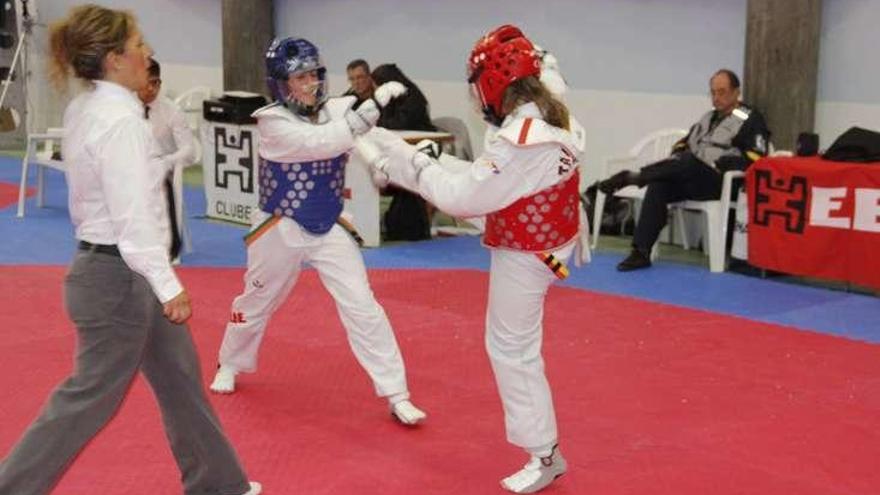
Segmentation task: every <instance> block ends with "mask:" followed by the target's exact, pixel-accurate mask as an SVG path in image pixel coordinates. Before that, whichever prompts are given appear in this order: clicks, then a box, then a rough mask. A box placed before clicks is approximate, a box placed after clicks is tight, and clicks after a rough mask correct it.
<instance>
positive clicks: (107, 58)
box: [0, 5, 261, 495]
mask: <svg viewBox="0 0 880 495" xmlns="http://www.w3.org/2000/svg"><path fill="white" fill-rule="evenodd" d="M50 44H51V59H52V64H53V70H54V76H56V82H58V83H59V87H60V86H61V84H60V83H64V82H65V81H66V79H67V78H68V77H69V74H70V72H71V71H72V72H73V75H74V76H75V77H77V78H79V79H81V80H83V81H84V82H86V84H87V85H88V90H87V91H85V92H84V93H83V94H81V95H80V96H78V97H77V98H76V99H74V100H73V102H71V104H70V105H69V107H68V108H67V110H66V111H65V114H64V129H65V136H64V142H63V149H62V154H63V156H64V160H65V164H66V166H67V183H68V187H69V203H70V216H71V220H72V221H73V224H74V227H75V230H76V238H77V239H78V241H79V244H78V248H79V249H78V251H77V254H76V256H75V258H74V260H73V263H72V264H71V266H70V269H69V271H68V273H67V276H66V278H65V281H64V290H65V303H66V308H67V311H68V313H69V315H70V318H71V320H73V322H74V324H75V325H76V329H77V350H76V368H75V370H74V372H73V374H72V375H71V376H70V377H68V378H67V379H66V380H65V381H64V382H62V383H61V384H60V385H59V386H58V387H57V388H56V389H55V391H54V392H53V393H52V395H51V396H50V397H49V399H48V401H47V403H46V404H45V405H44V409H43V411H42V412H41V414H40V416H39V417H38V418H37V419H36V420H35V421H34V422H33V423H32V424H31V426H30V427H29V428H28V430H27V431H26V432H25V434H24V436H23V437H22V439H21V440H20V441H19V443H18V444H17V445H16V446H15V447H14V448H13V450H12V452H10V454H9V456H8V457H7V458H6V459H5V460H4V461H3V463H2V464H0V495H13V494H14V495H38V494H47V493H49V492H50V491H51V490H52V488H53V487H54V486H55V484H56V483H57V482H58V481H59V479H60V478H61V476H62V475H63V474H64V472H65V471H66V469H67V468H68V467H69V466H70V464H71V462H72V461H73V459H74V458H75V457H76V455H77V454H78V453H79V452H80V450H82V448H83V447H84V446H85V444H86V443H88V442H89V441H90V440H91V439H92V438H93V437H94V436H95V435H96V434H97V433H98V432H99V431H100V430H101V429H102V428H103V427H104V426H105V425H106V424H107V423H108V422H109V421H110V419H111V418H112V417H113V415H114V414H115V413H116V411H117V409H118V408H119V406H120V404H121V403H122V401H123V399H124V398H125V396H126V395H127V393H128V390H129V388H130V386H131V383H132V381H133V380H134V378H135V376H136V375H137V373H138V372H139V371H142V372H143V374H144V376H145V377H146V379H147V381H148V382H149V384H150V386H151V387H152V390H153V392H154V393H155V395H156V398H157V400H158V402H159V406H160V408H161V410H162V419H163V422H164V426H165V431H166V434H167V437H168V439H169V441H170V443H171V449H172V451H173V453H174V456H175V459H176V460H177V464H178V467H179V468H180V471H181V473H182V481H183V488H184V492H185V493H186V494H187V495H194V494H200V495H201V494H216V495H241V494H247V495H256V494H257V493H259V492H260V491H261V489H260V486H259V484H257V483H250V484H249V483H248V481H247V477H246V476H245V474H244V471H243V470H242V468H241V466H240V463H239V461H238V458H237V456H236V454H235V452H234V451H233V449H232V447H231V446H230V445H229V442H228V441H227V439H226V437H225V436H224V434H223V430H222V427H221V425H220V423H219V421H218V419H217V417H216V415H215V414H214V411H213V410H212V408H211V406H210V404H209V403H208V401H207V400H206V397H205V393H204V390H203V388H202V384H201V372H200V366H199V362H198V357H197V355H196V352H195V348H194V346H193V343H192V339H191V337H190V335H189V331H188V328H187V327H186V326H185V325H184V322H185V321H186V320H187V319H188V318H189V316H190V314H191V309H190V302H189V297H188V296H187V293H186V291H185V290H184V288H183V286H181V284H180V281H179V280H178V278H177V276H176V275H175V273H174V270H173V269H172V267H171V263H170V260H169V257H168V241H169V235H168V234H169V232H168V222H167V218H166V216H165V210H164V208H165V202H164V200H163V197H162V191H161V185H162V179H163V176H164V173H163V172H164V171H163V170H161V169H160V168H158V167H155V166H151V165H150V164H149V163H148V157H149V156H150V155H151V147H152V146H153V140H152V137H151V134H150V130H149V127H148V125H147V122H146V121H145V120H144V118H143V111H142V107H141V105H140V103H139V102H138V100H137V97H136V96H135V94H134V91H136V90H138V89H140V88H141V87H143V86H144V85H145V84H146V82H147V58H148V57H149V56H150V54H151V50H150V48H149V47H148V46H147V45H146V44H145V43H144V41H143V37H142V36H141V33H140V31H139V30H138V27H137V23H136V21H135V19H134V17H133V16H132V14H131V13H129V12H125V11H118V10H111V9H106V8H103V7H99V6H96V5H85V6H80V7H75V8H73V9H72V10H71V11H70V13H69V14H68V16H67V17H66V18H65V19H62V20H61V21H58V22H57V23H55V24H53V26H52V27H51V32H50Z"/></svg>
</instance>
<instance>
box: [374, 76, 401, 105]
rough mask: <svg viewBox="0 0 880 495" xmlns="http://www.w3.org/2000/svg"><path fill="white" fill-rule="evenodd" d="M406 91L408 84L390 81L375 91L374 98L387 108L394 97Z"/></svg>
mask: <svg viewBox="0 0 880 495" xmlns="http://www.w3.org/2000/svg"><path fill="white" fill-rule="evenodd" d="M404 93H406V86H404V85H403V84H401V83H399V82H397V81H388V82H387V83H385V84H383V85H381V86H379V87H378V88H376V90H375V91H373V99H374V100H376V103H378V104H379V106H380V107H382V108H385V107H386V106H387V105H388V103H389V102H390V101H391V100H392V99H394V98H397V97H398V96H403V95H404Z"/></svg>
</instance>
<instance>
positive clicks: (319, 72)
mask: <svg viewBox="0 0 880 495" xmlns="http://www.w3.org/2000/svg"><path fill="white" fill-rule="evenodd" d="M266 68H267V71H268V75H269V76H268V84H269V89H270V91H271V92H272V95H273V96H274V98H275V100H276V101H275V102H274V103H272V104H270V105H268V106H266V107H263V108H261V109H259V110H257V111H256V112H254V117H256V119H257V126H258V129H259V134H260V146H259V150H260V152H259V155H260V202H259V207H260V208H259V211H258V212H256V213H255V214H254V218H252V221H253V227H252V229H251V231H250V233H249V234H248V235H247V236H246V237H245V243H246V244H247V251H248V269H247V273H246V274H245V277H244V282H245V287H244V292H243V293H242V294H241V295H239V296H238V297H236V298H235V300H234V301H233V303H232V312H231V313H232V317H231V319H230V322H229V324H228V325H227V326H226V333H225V335H224V337H223V344H222V346H221V348H220V358H219V361H220V367H219V369H218V371H217V375H216V377H215V379H214V382H213V383H212V384H211V387H210V388H211V390H212V391H214V392H217V393H232V392H233V391H234V390H235V377H236V374H237V373H240V372H254V371H256V368H257V353H258V350H259V347H260V342H261V341H262V338H263V334H264V332H265V329H266V324H267V323H268V321H269V318H270V317H271V316H272V313H273V312H274V311H275V310H276V309H277V308H278V306H279V305H280V304H281V303H282V302H283V301H284V299H285V298H286V297H287V295H288V294H289V293H290V290H291V289H292V288H293V286H294V284H295V283H296V279H297V277H298V276H299V273H300V271H301V269H302V266H303V264H304V263H309V264H310V265H311V266H313V267H314V268H315V269H316V270H317V271H318V273H319V275H320V278H321V281H322V282H323V284H324V286H325V287H326V288H327V290H328V291H329V292H330V294H331V295H332V296H333V298H334V300H335V301H336V307H337V310H338V312H339V316H340V318H341V319H342V324H343V326H344V327H345V330H346V332H347V333H348V341H349V343H350V344H351V348H352V351H353V352H354V354H355V357H356V358H357V360H358V362H359V363H360V364H361V366H363V367H364V369H365V370H366V371H367V373H368V374H369V376H370V378H371V379H372V380H373V384H374V387H375V389H376V393H377V394H378V395H379V396H381V397H385V398H387V399H388V401H389V404H390V407H391V412H392V414H393V415H394V417H395V418H397V419H398V420H399V421H400V422H401V423H403V424H407V425H415V424H418V423H419V422H421V421H423V420H424V419H425V417H426V415H425V413H424V412H423V411H421V410H420V409H418V408H417V407H415V406H414V405H413V404H412V402H410V400H409V390H408V389H407V382H406V373H405V370H404V364H403V358H402V357H401V355H400V350H399V349H398V346H397V341H396V340H395V337H394V333H393V331H392V330H391V325H390V323H389V322H388V318H387V316H386V315H385V311H384V310H383V309H382V307H381V306H380V305H379V303H377V302H376V299H375V298H374V297H373V292H372V290H371V289H370V284H369V281H368V280H367V272H366V268H365V267H364V262H363V258H362V257H361V253H360V251H359V250H358V246H357V244H356V243H355V240H354V239H353V238H352V235H351V234H349V231H348V230H347V229H346V228H343V227H342V226H341V225H340V221H341V220H340V214H341V213H342V206H343V196H342V192H343V188H344V186H345V165H346V163H347V161H348V155H349V152H350V151H351V150H352V148H353V146H354V143H355V139H356V138H357V137H358V136H360V135H362V134H364V133H366V132H367V131H369V130H370V129H371V128H372V127H373V126H374V125H375V123H376V121H377V120H378V118H379V108H380V106H383V105H385V104H387V103H388V101H390V99H391V98H392V97H394V96H399V95H400V94H402V93H403V92H404V91H405V88H403V87H402V86H401V85H399V84H396V83H394V84H390V85H383V86H381V87H379V88H377V90H376V92H375V94H374V97H373V99H370V100H368V101H366V102H364V103H363V104H361V105H360V106H359V107H358V108H357V110H354V109H352V108H351V107H352V104H353V103H354V98H353V97H350V96H349V97H343V98H330V99H328V98H327V79H326V69H325V67H324V64H323V63H322V62H321V58H320V56H319V54H318V48H317V47H316V46H315V45H314V44H312V43H310V42H309V41H307V40H304V39H300V38H286V39H282V40H275V41H273V42H272V44H271V46H270V47H269V50H268V52H267V53H266Z"/></svg>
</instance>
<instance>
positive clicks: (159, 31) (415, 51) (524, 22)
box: [31, 0, 880, 177]
mask: <svg viewBox="0 0 880 495" xmlns="http://www.w3.org/2000/svg"><path fill="white" fill-rule="evenodd" d="M31 1H32V2H33V1H34V0H31ZM95 1H97V2H98V3H100V4H102V5H106V6H109V7H113V8H126V9H130V10H132V11H133V12H134V13H135V15H136V16H137V17H138V19H139V21H140V24H141V26H142V28H143V31H144V33H145V35H146V37H147V39H148V41H149V42H150V43H151V45H152V46H153V47H154V49H155V50H156V57H157V59H158V60H160V62H162V64H163V79H164V81H165V84H164V90H165V91H166V92H167V93H169V94H171V95H172V96H173V95H174V94H178V93H180V92H182V91H184V90H185V89H187V88H189V87H191V86H195V85H208V86H210V87H212V88H214V89H216V90H218V91H219V90H220V88H221V86H222V68H221V64H222V38H221V2H220V1H219V0H95ZM36 2H37V4H36V5H37V6H38V7H39V10H40V18H39V20H40V22H41V23H42V24H45V23H46V22H48V21H52V20H55V19H58V18H60V17H62V16H63V15H64V14H66V12H67V11H68V9H69V8H70V7H71V6H73V5H76V4H79V3H82V2H81V0H36ZM746 2H747V0H664V1H658V0H581V1H579V2H572V1H565V0H545V1H543V2H540V3H535V2H534V1H531V0H507V1H504V0H471V1H465V0H449V1H447V2H444V3H440V4H438V3H436V2H430V3H429V2H422V1H412V0H371V1H369V2H365V1H361V0H275V3H276V30H277V32H278V33H279V34H281V35H295V36H302V37H306V38H308V39H310V40H312V41H314V42H315V43H316V44H318V46H319V47H320V48H321V50H322V54H323V56H324V58H325V62H326V63H327V64H328V68H329V70H330V73H331V80H330V81H331V91H332V92H334V93H340V92H342V91H343V90H344V89H345V88H346V86H347V84H346V82H345V79H344V76H343V74H344V68H345V65H346V64H347V63H348V61H349V60H351V59H353V58H358V57H363V58H366V59H367V60H368V61H370V62H371V63H372V64H373V65H377V64H380V63H383V62H389V61H394V62H396V63H398V64H399V65H400V67H401V68H403V70H404V71H405V72H406V73H407V74H408V75H409V76H410V77H412V78H413V79H414V80H415V81H416V82H417V83H418V84H419V86H421V87H422V89H423V91H424V92H425V94H426V95H427V96H428V99H429V100H430V103H431V112H432V115H433V116H435V117H437V116H442V115H453V116H459V117H461V118H463V119H464V120H465V122H466V123H467V124H468V126H469V128H470V130H471V134H472V141H473V144H474V145H475V146H476V147H477V148H479V147H480V144H481V141H482V139H481V133H482V130H483V127H484V126H483V124H482V122H481V121H480V117H479V116H478V115H477V114H476V113H475V112H473V111H472V110H471V104H470V102H469V99H468V97H467V94H466V90H465V84H464V82H463V79H464V60H465V57H466V56H467V54H468V52H469V50H470V48H471V47H472V45H473V42H474V41H475V40H476V39H477V37H479V36H480V35H481V34H483V33H484V32H485V31H486V30H487V29H489V28H490V27H494V26H496V25H499V24H501V23H505V22H511V23H515V24H517V25H519V26H520V27H522V29H523V30H524V31H525V32H526V34H527V35H529V36H531V37H533V38H534V39H535V40H537V41H538V42H539V43H540V44H542V45H544V47H545V48H548V49H550V50H551V51H553V52H554V54H556V56H557V57H558V58H559V60H560V63H561V65H562V69H563V71H564V73H565V74H566V77H567V79H568V81H569V84H570V85H571V86H572V89H571V92H570V94H569V95H568V98H567V100H568V103H569V105H570V106H571V108H572V110H573V113H574V114H575V116H576V117H578V118H579V119H580V120H581V121H582V123H583V124H584V126H585V127H586V129H587V131H588V151H587V156H586V170H585V171H586V175H587V176H588V177H592V176H593V175H594V169H595V166H596V165H597V164H598V160H599V159H600V158H601V157H603V156H607V155H609V154H619V153H621V152H624V151H625V150H626V149H627V148H628V147H629V146H631V145H632V144H633V143H634V142H635V141H636V140H637V139H638V138H639V137H640V136H642V135H643V134H645V133H647V132H649V131H650V130H652V129H656V128H660V127H687V126H688V125H690V124H691V123H692V122H693V121H694V120H696V118H697V117H698V116H699V115H700V114H701V113H702V112H703V111H705V110H706V109H708V105H709V103H708V97H707V96H706V79H707V78H708V76H709V75H710V74H711V73H712V72H713V71H714V70H715V69H717V68H718V67H722V66H725V67H729V68H731V69H733V70H736V71H741V69H742V66H743V63H742V60H743V57H744V45H745V43H744V39H743V38H744V35H745V10H746ZM877 25H880V0H825V1H824V2H823V15H822V34H821V36H822V41H821V51H820V61H819V81H818V93H819V97H818V99H819V103H818V105H817V113H816V127H817V130H818V132H819V133H820V135H821V136H822V143H823V146H827V144H829V143H830V142H831V140H833V139H834V137H836V136H837V135H839V134H840V133H841V132H842V131H843V130H845V129H846V128H848V127H850V126H851V125H861V126H863V127H868V128H874V129H880V92H878V91H877V90H876V89H875V88H876V87H878V81H880V64H878V63H876V61H875V60H874V57H872V56H871V55H870V53H869V52H868V50H867V49H866V47H873V46H878V45H880V31H878V30H877V29H876V26H877ZM45 32H46V28H45V27H43V26H38V27H37V29H36V31H35V37H34V43H33V45H34V50H35V51H36V52H37V59H38V60H35V61H33V62H32V64H31V67H32V70H33V71H34V78H33V84H34V86H35V87H36V91H34V93H33V94H34V95H35V96H33V97H32V98H31V104H32V106H34V107H36V108H35V111H34V114H35V117H36V118H35V120H36V121H37V122H38V124H37V125H36V126H35V128H37V129H42V128H45V126H46V125H52V124H54V123H57V122H58V121H59V120H60V113H61V110H62V109H63V105H64V101H65V100H64V99H63V98H59V97H58V96H56V95H55V94H53V93H52V92H50V91H49V90H48V85H47V83H46V79H45V71H44V70H43V68H44V62H45V61H44V60H42V59H40V57H43V58H44V57H45V45H46V40H45ZM255 56H259V55H258V54H255Z"/></svg>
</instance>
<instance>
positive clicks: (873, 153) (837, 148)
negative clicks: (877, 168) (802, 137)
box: [822, 127, 880, 162]
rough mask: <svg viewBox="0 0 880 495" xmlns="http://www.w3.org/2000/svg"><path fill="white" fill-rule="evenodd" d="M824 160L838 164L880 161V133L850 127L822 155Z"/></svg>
mask: <svg viewBox="0 0 880 495" xmlns="http://www.w3.org/2000/svg"><path fill="white" fill-rule="evenodd" d="M822 158H824V159H826V160H834V161H838V162H877V161H880V133H878V132H874V131H869V130H867V129H862V128H861V127H850V128H849V130H848V131H846V132H844V133H843V134H841V135H840V137H839V138H837V139H836V140H835V141H834V143H833V144H832V145H831V147H830V148H828V149H827V150H826V151H825V153H823V154H822Z"/></svg>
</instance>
